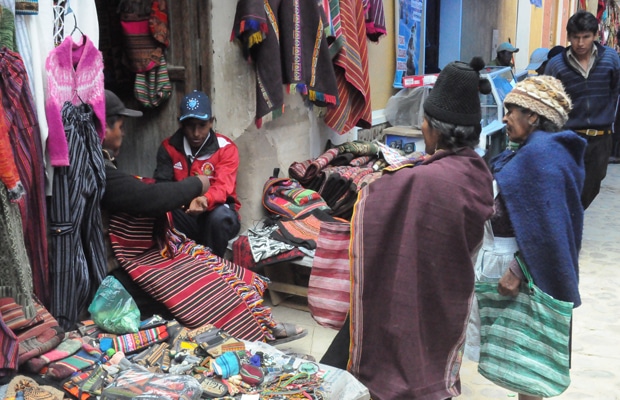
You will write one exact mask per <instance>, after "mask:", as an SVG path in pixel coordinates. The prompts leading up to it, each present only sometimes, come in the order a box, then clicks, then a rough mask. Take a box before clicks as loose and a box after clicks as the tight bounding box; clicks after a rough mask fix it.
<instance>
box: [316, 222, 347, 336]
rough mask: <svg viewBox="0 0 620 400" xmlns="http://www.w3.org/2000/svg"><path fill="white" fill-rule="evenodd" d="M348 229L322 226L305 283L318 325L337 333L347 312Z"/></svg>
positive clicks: (329, 224)
mask: <svg viewBox="0 0 620 400" xmlns="http://www.w3.org/2000/svg"><path fill="white" fill-rule="evenodd" d="M350 238H351V225H350V224H349V223H343V222H323V223H322V224H321V230H320V232H319V238H318V240H317V244H316V252H315V255H314V261H313V262H312V272H311V274H310V281H309V283H308V307H309V308H310V313H311V314H312V318H314V320H315V321H316V322H318V323H319V325H322V326H325V327H328V328H333V329H340V328H342V325H343V324H344V320H345V319H346V317H347V313H348V312H349V301H350V297H351V275H350V274H351V267H350V263H349V240H350Z"/></svg>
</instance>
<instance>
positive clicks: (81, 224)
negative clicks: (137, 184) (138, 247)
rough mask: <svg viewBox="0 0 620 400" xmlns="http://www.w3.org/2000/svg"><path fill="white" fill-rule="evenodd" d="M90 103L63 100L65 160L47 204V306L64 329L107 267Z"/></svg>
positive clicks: (100, 166) (99, 161) (101, 176)
mask: <svg viewBox="0 0 620 400" xmlns="http://www.w3.org/2000/svg"><path fill="white" fill-rule="evenodd" d="M94 116H95V115H94V113H93V108H92V107H91V106H90V105H88V104H80V105H78V106H74V105H73V104H71V102H69V101H67V102H65V103H64V105H63V108H62V111H61V118H62V122H63V126H64V129H65V131H64V132H65V133H66V140H67V143H68V149H69V159H70V160H71V162H70V164H69V165H68V166H65V167H57V168H56V169H55V173H54V185H53V188H52V197H51V199H50V205H49V220H50V222H49V225H50V276H51V281H52V302H51V307H50V312H51V313H52V315H53V316H54V317H55V318H56V319H57V320H58V322H59V323H60V325H61V326H62V327H63V328H65V329H67V330H70V329H72V328H73V327H74V324H75V323H76V322H77V321H78V318H79V316H80V312H81V311H82V309H83V308H85V306H86V305H87V304H89V302H90V300H92V298H93V296H94V295H95V292H96V290H97V288H98V287H99V284H100V283H101V281H102V280H103V279H104V278H105V275H106V272H107V263H106V248H105V241H104V238H103V230H101V229H99V227H101V226H103V222H102V219H101V208H100V206H99V204H100V202H101V197H102V196H103V191H104V187H105V164H104V161H103V153H102V152H101V144H100V141H99V137H98V135H97V132H96V130H95V123H94Z"/></svg>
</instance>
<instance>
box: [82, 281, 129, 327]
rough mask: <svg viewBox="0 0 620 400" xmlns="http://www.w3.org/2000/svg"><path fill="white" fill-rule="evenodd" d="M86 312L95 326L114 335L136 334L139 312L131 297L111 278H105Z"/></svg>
mask: <svg viewBox="0 0 620 400" xmlns="http://www.w3.org/2000/svg"><path fill="white" fill-rule="evenodd" d="M88 312H89V313H90V315H91V318H92V319H93V321H95V323H96V324H97V326H99V327H101V328H102V329H104V330H106V331H108V332H110V333H116V334H124V333H134V332H138V328H139V326H140V310H139V309H138V305H137V304H136V302H135V301H134V300H133V298H132V297H131V295H130V294H129V293H128V292H127V290H125V288H124V287H123V285H122V284H121V283H120V282H119V281H118V280H116V278H114V277H113V276H108V277H106V278H105V279H104V280H103V282H101V286H99V289H97V293H95V298H94V299H93V301H92V303H90V306H88Z"/></svg>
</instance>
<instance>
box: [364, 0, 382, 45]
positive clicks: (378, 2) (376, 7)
mask: <svg viewBox="0 0 620 400" xmlns="http://www.w3.org/2000/svg"><path fill="white" fill-rule="evenodd" d="M363 4H364V9H365V10H366V12H365V13H364V15H365V19H366V35H367V36H368V39H369V40H371V41H373V42H377V41H379V38H380V37H381V36H384V35H387V28H386V26H385V14H384V12H383V0H363Z"/></svg>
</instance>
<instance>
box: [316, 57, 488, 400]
mask: <svg viewBox="0 0 620 400" xmlns="http://www.w3.org/2000/svg"><path fill="white" fill-rule="evenodd" d="M483 66H484V62H483V61H482V59H479V58H476V59H474V60H472V62H471V63H469V64H467V63H463V62H453V63H450V64H448V65H447V66H446V67H445V68H444V69H443V71H442V72H441V73H440V75H439V77H438V79H437V82H436V83H435V86H434V88H433V89H432V90H431V92H430V94H429V97H428V98H427V100H426V102H425V103H424V112H425V115H424V122H423V124H422V133H423V135H424V142H425V145H426V151H427V152H428V154H427V156H426V157H425V158H424V160H423V161H422V162H421V163H418V164H417V165H415V166H413V165H405V166H400V167H399V168H392V169H391V170H389V171H387V172H386V173H385V174H384V175H383V176H382V177H381V179H379V180H377V181H375V182H374V183H372V184H371V185H368V186H367V187H366V188H364V189H363V190H362V191H361V192H360V195H359V198H358V201H357V203H356V205H355V211H354V214H353V218H352V220H351V224H352V225H351V227H352V229H351V231H352V238H351V249H350V253H351V256H352V258H351V269H352V270H351V274H352V275H351V276H352V293H351V310H350V314H349V316H350V318H349V320H348V321H347V322H345V326H344V327H343V329H342V330H341V331H340V332H339V333H338V335H337V336H336V338H335V340H334V342H333V343H332V345H331V346H330V348H329V349H328V351H327V353H326V354H325V356H324V357H323V359H322V360H321V362H323V363H326V364H329V365H334V366H337V367H341V368H344V367H347V360H348V367H349V370H350V371H351V372H352V373H353V374H354V375H355V376H356V377H357V378H358V379H359V380H360V381H361V382H362V383H363V384H365V385H366V386H367V387H368V388H369V390H370V392H371V395H372V398H373V399H377V400H391V399H420V398H423V399H446V398H451V397H452V396H458V395H459V394H460V381H459V368H460V362H461V357H460V356H459V354H460V350H461V349H462V347H463V344H464V337H465V326H466V322H467V316H468V313H469V306H470V301H471V299H472V295H473V290H474V274H473V264H472V261H471V260H472V256H473V254H474V252H475V251H476V249H477V248H478V246H479V244H480V242H481V240H482V235H483V231H484V229H483V228H484V222H485V220H486V219H487V218H489V217H490V215H491V214H492V212H493V194H492V192H493V191H492V177H491V174H490V172H489V170H488V168H487V166H486V163H485V161H484V160H483V159H482V158H481V157H480V156H479V155H478V154H477V153H476V151H474V147H475V146H476V145H477V143H478V139H479V135H480V131H481V127H480V119H481V113H480V99H479V92H480V91H481V90H482V91H483V92H487V93H488V92H489V90H490V86H489V83H488V82H487V81H481V79H480V75H479V71H480V70H481V69H482V68H483Z"/></svg>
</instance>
